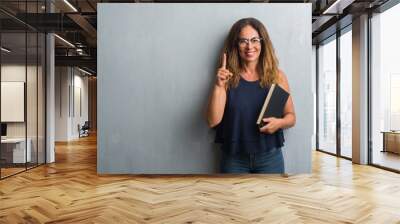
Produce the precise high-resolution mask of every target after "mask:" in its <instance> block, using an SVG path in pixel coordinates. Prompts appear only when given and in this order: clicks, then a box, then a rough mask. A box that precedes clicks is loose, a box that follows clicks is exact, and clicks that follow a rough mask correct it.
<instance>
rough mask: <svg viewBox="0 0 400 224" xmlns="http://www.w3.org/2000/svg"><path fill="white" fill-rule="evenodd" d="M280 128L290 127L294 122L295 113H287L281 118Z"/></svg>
mask: <svg viewBox="0 0 400 224" xmlns="http://www.w3.org/2000/svg"><path fill="white" fill-rule="evenodd" d="M281 121H282V123H281V128H282V129H286V128H291V127H293V126H294V125H295V124H296V115H295V114H294V113H287V114H285V116H284V117H283V118H282V119H281Z"/></svg>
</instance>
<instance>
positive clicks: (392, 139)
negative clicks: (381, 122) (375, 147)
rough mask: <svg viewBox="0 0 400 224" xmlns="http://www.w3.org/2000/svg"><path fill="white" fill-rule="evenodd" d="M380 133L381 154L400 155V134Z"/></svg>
mask: <svg viewBox="0 0 400 224" xmlns="http://www.w3.org/2000/svg"><path fill="white" fill-rule="evenodd" d="M381 133H382V134H383V150H382V152H393V153H397V154H400V132H399V131H382V132H381Z"/></svg>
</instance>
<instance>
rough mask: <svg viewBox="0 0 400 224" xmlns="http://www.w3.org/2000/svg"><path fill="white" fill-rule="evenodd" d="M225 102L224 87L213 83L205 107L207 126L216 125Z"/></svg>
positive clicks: (222, 112) (219, 120) (220, 117)
mask: <svg viewBox="0 0 400 224" xmlns="http://www.w3.org/2000/svg"><path fill="white" fill-rule="evenodd" d="M225 103H226V89H225V87H221V86H218V85H215V86H214V88H213V90H212V92H211V96H210V100H209V103H208V108H207V122H208V126H209V127H215V126H216V125H218V124H219V123H220V122H221V120H222V117H223V115H224V109H225Z"/></svg>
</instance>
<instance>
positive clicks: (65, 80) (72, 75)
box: [55, 67, 88, 141]
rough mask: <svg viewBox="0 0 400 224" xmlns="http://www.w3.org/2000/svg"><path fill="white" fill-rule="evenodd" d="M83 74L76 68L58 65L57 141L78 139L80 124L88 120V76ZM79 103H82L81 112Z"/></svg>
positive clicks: (56, 100)
mask: <svg viewBox="0 0 400 224" xmlns="http://www.w3.org/2000/svg"><path fill="white" fill-rule="evenodd" d="M83 75H84V74H83V73H82V72H80V71H79V70H77V69H76V68H72V67H56V81H55V123H56V127H55V140H56V141H69V140H72V139H77V138H78V137H79V133H78V124H80V125H83V124H84V122H85V121H87V120H88V78H87V76H83ZM79 95H80V97H79ZM79 100H81V102H80V103H79ZM77 105H81V110H82V111H81V113H80V111H79V106H77Z"/></svg>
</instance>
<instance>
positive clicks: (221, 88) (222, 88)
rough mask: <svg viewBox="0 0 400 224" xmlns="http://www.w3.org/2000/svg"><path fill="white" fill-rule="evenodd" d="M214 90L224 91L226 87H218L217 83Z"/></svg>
mask: <svg viewBox="0 0 400 224" xmlns="http://www.w3.org/2000/svg"><path fill="white" fill-rule="evenodd" d="M214 88H216V89H218V90H224V91H226V86H220V85H218V83H215V85H214Z"/></svg>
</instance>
